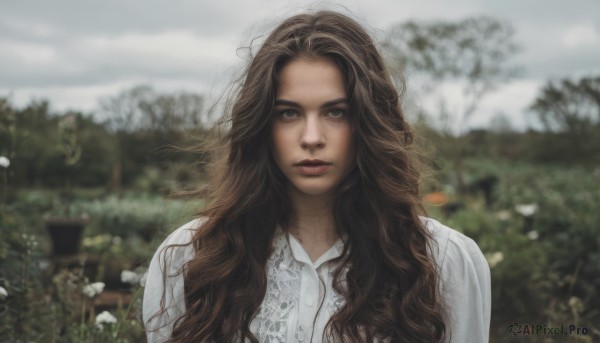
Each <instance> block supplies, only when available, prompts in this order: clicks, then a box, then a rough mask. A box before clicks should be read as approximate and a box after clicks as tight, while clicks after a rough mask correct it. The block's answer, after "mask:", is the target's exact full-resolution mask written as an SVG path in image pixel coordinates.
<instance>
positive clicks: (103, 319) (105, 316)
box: [96, 311, 117, 331]
mask: <svg viewBox="0 0 600 343" xmlns="http://www.w3.org/2000/svg"><path fill="white" fill-rule="evenodd" d="M116 323H117V318H115V316H113V315H112V314H110V312H108V311H104V312H102V313H100V314H99V315H97V316H96V327H97V328H98V329H99V330H100V331H102V330H103V329H104V324H116Z"/></svg>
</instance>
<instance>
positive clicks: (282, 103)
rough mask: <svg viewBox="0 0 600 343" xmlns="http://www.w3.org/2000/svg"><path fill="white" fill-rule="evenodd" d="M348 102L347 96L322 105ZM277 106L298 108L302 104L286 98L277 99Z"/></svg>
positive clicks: (323, 106) (322, 106)
mask: <svg viewBox="0 0 600 343" xmlns="http://www.w3.org/2000/svg"><path fill="white" fill-rule="evenodd" d="M347 102H348V99H346V98H339V99H334V100H330V101H327V102H325V103H323V105H321V108H325V107H331V106H335V105H337V104H341V103H347ZM275 106H290V107H297V108H300V107H301V106H300V104H298V103H297V102H295V101H291V100H286V99H277V100H275Z"/></svg>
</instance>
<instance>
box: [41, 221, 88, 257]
mask: <svg viewBox="0 0 600 343" xmlns="http://www.w3.org/2000/svg"><path fill="white" fill-rule="evenodd" d="M88 222H89V219H88V218H87V217H69V218H64V217H49V218H46V219H45V225H46V230H47V231H48V234H49V235H50V239H51V240H52V252H53V254H54V255H56V256H64V255H75V254H77V253H79V247H80V245H81V239H82V237H83V230H84V229H85V226H86V225H87V223H88Z"/></svg>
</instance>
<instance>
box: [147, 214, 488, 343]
mask: <svg viewBox="0 0 600 343" xmlns="http://www.w3.org/2000/svg"><path fill="white" fill-rule="evenodd" d="M421 219H422V220H423V221H424V223H425V224H426V227H427V228H428V229H429V231H430V232H431V233H432V235H433V238H434V240H435V243H436V244H433V245H432V247H433V251H432V257H433V258H434V261H435V264H436V267H437V268H438V270H439V273H440V290H441V294H442V297H443V298H444V301H445V303H446V306H447V308H448V311H449V313H448V315H449V322H448V323H447V329H448V331H449V335H448V336H449V337H448V338H447V341H448V342H476V343H482V342H487V341H488V335H489V323H490V313H491V293H490V292H491V281H490V269H489V267H488V264H487V261H486V260H485V257H484V256H483V254H482V253H481V250H480V249H479V247H478V246H477V244H476V243H475V242H474V241H473V240H472V239H470V238H468V237H467V236H465V235H463V234H462V233H459V232H458V231H455V230H453V229H451V228H449V227H447V226H444V225H442V224H441V223H439V222H438V221H436V220H434V219H430V218H424V217H422V218H421ZM201 222H202V221H201V220H200V219H198V220H195V221H192V222H190V223H188V224H186V225H184V226H182V227H180V228H178V229H177V230H175V231H174V232H173V233H172V234H171V235H170V236H169V237H168V238H167V239H166V240H165V241H164V242H163V244H162V245H161V246H160V247H159V248H158V250H157V252H156V253H155V255H154V257H153V259H152V261H151V263H150V267H149V270H148V278H147V281H146V288H145V291H144V301H143V318H144V323H146V329H148V330H150V331H148V335H147V337H148V342H149V343H154V342H162V341H164V340H166V338H167V337H169V335H170V332H171V329H172V325H173V322H174V321H175V320H176V319H177V318H178V317H179V316H180V315H181V314H183V312H184V310H185V302H184V299H183V296H184V294H183V275H182V274H181V273H177V271H178V269H179V268H180V267H181V266H182V265H183V264H184V263H185V262H186V261H188V260H189V259H191V258H192V257H193V248H192V247H191V245H189V246H186V247H182V248H174V249H170V250H165V251H163V248H164V247H165V246H167V245H171V244H185V243H188V242H189V241H190V240H191V238H192V236H193V233H194V231H195V230H196V229H197V228H198V227H199V226H200V225H201ZM343 247H344V241H343V239H342V238H340V239H339V240H338V241H337V242H336V243H335V244H334V245H333V246H331V248H330V249H329V250H328V251H326V252H325V253H324V254H323V255H322V256H321V257H319V258H318V260H317V261H315V262H312V261H311V259H310V257H309V256H308V254H307V253H306V251H305V249H304V248H303V246H302V244H301V243H300V242H299V241H298V240H297V239H296V238H295V237H294V236H293V235H289V234H287V233H284V232H283V231H281V230H279V229H278V230H277V232H276V235H275V238H274V240H273V253H272V254H271V256H270V257H269V259H268V261H267V266H266V270H267V290H266V294H265V298H264V299H263V302H262V304H261V306H260V309H259V311H258V313H257V315H256V316H255V317H254V318H253V320H252V322H251V323H250V330H251V331H252V333H254V335H255V336H256V337H257V338H258V340H259V341H260V342H306V343H308V342H322V341H323V332H324V329H325V326H326V324H327V322H328V320H329V318H330V317H331V316H332V315H333V314H334V313H335V312H336V311H337V310H338V309H340V308H341V307H342V306H343V305H344V299H343V297H342V296H340V295H339V294H338V293H337V292H336V291H335V289H334V288H333V285H332V283H333V272H334V271H335V269H336V266H337V265H336V264H334V263H333V261H331V260H332V259H334V258H336V257H338V256H340V255H341V253H342V251H343ZM165 254H167V255H165ZM165 257H166V258H165ZM165 262H166V263H167V265H166V267H167V268H168V273H167V275H174V276H170V277H168V279H167V280H166V283H165V285H166V287H167V288H166V292H165V304H164V305H165V306H164V308H165V312H164V313H162V314H161V315H160V316H156V317H154V318H152V316H153V315H154V314H155V313H157V312H158V311H159V309H160V302H161V297H162V294H163V273H162V270H163V268H164V267H165ZM346 271H347V270H346ZM343 275H345V273H343ZM342 284H343V278H342ZM156 328H158V330H153V329H156Z"/></svg>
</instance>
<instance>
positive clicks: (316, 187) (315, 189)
mask: <svg viewBox="0 0 600 343" xmlns="http://www.w3.org/2000/svg"><path fill="white" fill-rule="evenodd" d="M293 186H294V188H295V190H296V191H297V192H298V193H300V194H304V195H315V196H316V195H324V194H331V193H332V192H333V190H334V189H335V187H334V186H333V185H323V184H315V183H312V184H308V183H307V182H301V183H294V185H293Z"/></svg>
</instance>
